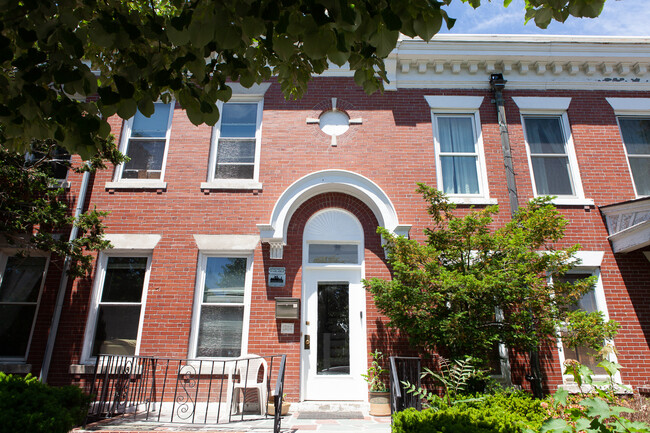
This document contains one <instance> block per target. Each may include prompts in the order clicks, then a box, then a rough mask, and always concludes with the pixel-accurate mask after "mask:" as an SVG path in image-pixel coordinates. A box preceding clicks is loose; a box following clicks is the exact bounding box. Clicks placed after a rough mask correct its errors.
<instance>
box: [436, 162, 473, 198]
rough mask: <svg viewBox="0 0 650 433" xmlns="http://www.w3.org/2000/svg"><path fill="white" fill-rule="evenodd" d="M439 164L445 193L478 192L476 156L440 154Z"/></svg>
mask: <svg viewBox="0 0 650 433" xmlns="http://www.w3.org/2000/svg"><path fill="white" fill-rule="evenodd" d="M440 165H441V166H442V167H441V168H442V184H443V188H444V191H445V193H446V194H479V186H478V173H477V171H476V157H474V156H441V157H440Z"/></svg>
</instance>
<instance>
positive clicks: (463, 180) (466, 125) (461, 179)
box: [425, 96, 495, 204]
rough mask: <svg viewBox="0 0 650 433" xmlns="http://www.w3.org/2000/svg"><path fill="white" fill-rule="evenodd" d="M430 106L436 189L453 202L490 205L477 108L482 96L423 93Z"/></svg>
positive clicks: (491, 201)
mask: <svg viewBox="0 0 650 433" xmlns="http://www.w3.org/2000/svg"><path fill="white" fill-rule="evenodd" d="M425 99H426V100H427V102H428V103H429V106H430V107H431V120H432V127H433V140H434V151H435V155H436V179H437V185H438V189H440V190H441V191H443V192H444V193H446V194H447V195H448V196H449V198H450V199H451V200H452V201H453V202H455V203H466V204H491V203H495V201H493V200H490V198H489V189H488V183H487V169H486V165H485V156H484V151H483V138H482V132H481V120H480V116H479V107H480V106H481V104H482V102H483V97H476V96H425Z"/></svg>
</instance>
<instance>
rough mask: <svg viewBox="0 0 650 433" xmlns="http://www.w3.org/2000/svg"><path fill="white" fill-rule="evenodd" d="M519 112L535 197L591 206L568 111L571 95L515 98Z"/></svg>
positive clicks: (555, 201) (558, 202)
mask: <svg viewBox="0 0 650 433" xmlns="http://www.w3.org/2000/svg"><path fill="white" fill-rule="evenodd" d="M512 99H513V100H514V101H515V103H516V104H517V106H518V107H519V111H520V113H521V124H522V126H523V130H524V138H525V140H526V153H527V156H528V166H529V168H530V176H531V181H532V184H533V192H534V194H535V197H539V196H545V195H550V196H556V197H557V198H556V199H555V200H554V203H555V204H560V205H562V204H568V205H593V204H594V203H593V200H587V199H585V195H584V191H583V189H582V180H581V178H580V170H579V167H578V160H577V158H576V153H575V148H574V144H573V137H572V135H571V127H570V125H569V117H568V115H567V110H568V108H569V104H570V103H571V98H545V97H539V98H538V97H514V98H512Z"/></svg>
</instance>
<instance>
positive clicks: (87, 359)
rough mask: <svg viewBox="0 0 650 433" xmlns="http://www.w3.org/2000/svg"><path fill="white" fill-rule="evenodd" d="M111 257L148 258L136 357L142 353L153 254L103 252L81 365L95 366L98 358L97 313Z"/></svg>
mask: <svg viewBox="0 0 650 433" xmlns="http://www.w3.org/2000/svg"><path fill="white" fill-rule="evenodd" d="M109 257H146V258H147V264H146V268H145V274H144V280H143V282H142V296H141V298H140V318H139V321H138V332H137V336H136V344H135V355H138V354H139V353H140V343H141V340H142V328H143V325H144V317H145V310H146V305H147V292H148V288H149V278H150V276H151V261H152V254H151V252H148V253H142V252H135V251H124V250H122V251H110V250H109V251H102V252H100V254H99V258H98V259H97V270H96V272H95V281H94V283H93V289H92V296H91V300H90V307H89V310H88V318H87V320H86V332H85V333H84V341H83V347H82V350H81V359H80V363H81V364H93V363H94V362H95V360H96V357H95V356H93V355H92V349H93V344H94V340H95V332H96V331H97V312H98V310H99V303H100V300H101V294H102V292H103V290H104V281H105V279H106V267H107V265H108V259H109Z"/></svg>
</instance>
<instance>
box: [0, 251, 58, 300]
mask: <svg viewBox="0 0 650 433" xmlns="http://www.w3.org/2000/svg"><path fill="white" fill-rule="evenodd" d="M46 262H47V259H46V258H45V257H16V256H14V257H9V258H8V259H7V266H6V268H5V272H4V275H2V285H0V302H36V301H37V300H38V292H39V291H40V288H41V279H42V278H43V271H44V270H45V263H46Z"/></svg>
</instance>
